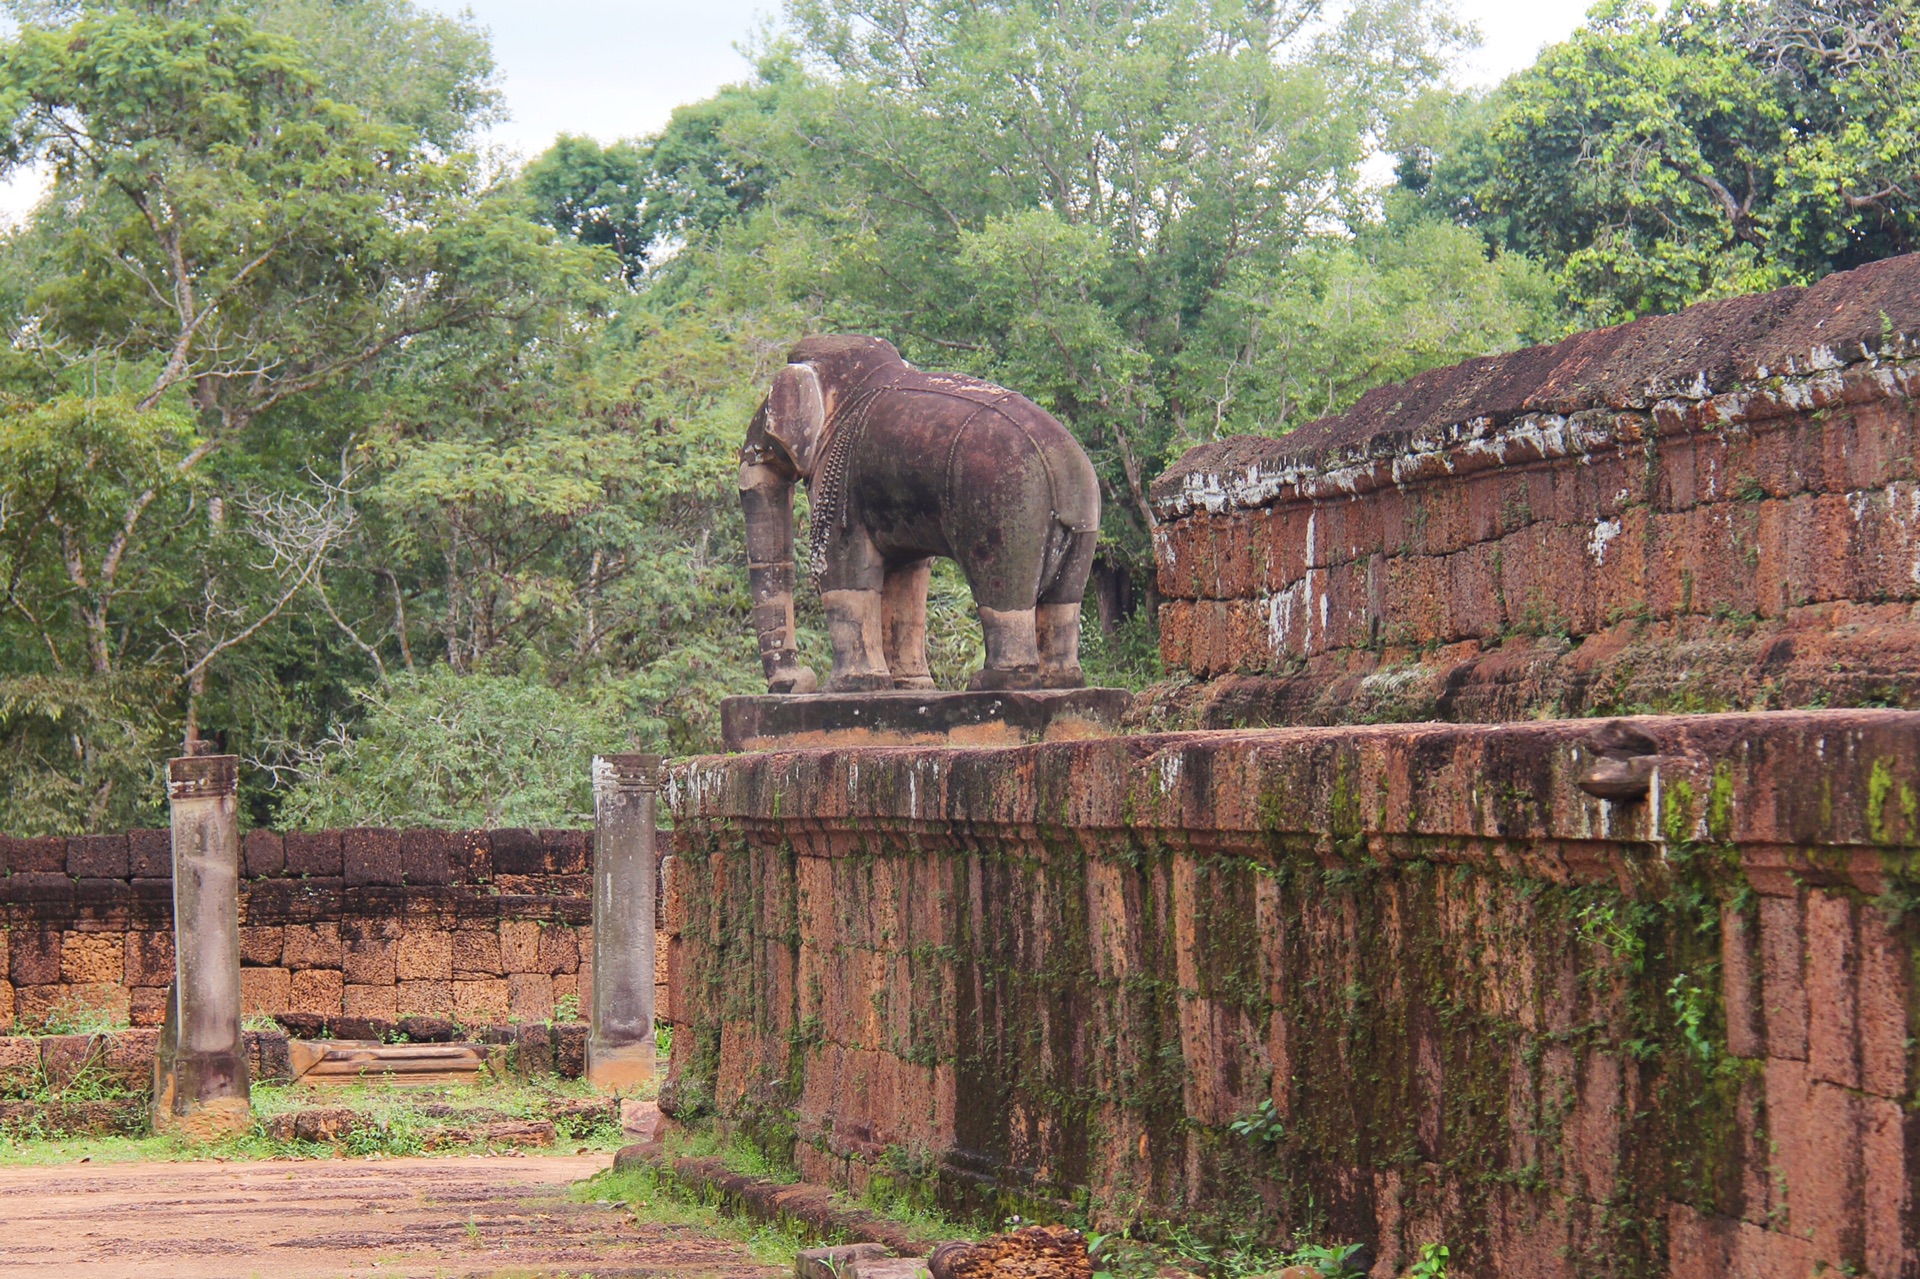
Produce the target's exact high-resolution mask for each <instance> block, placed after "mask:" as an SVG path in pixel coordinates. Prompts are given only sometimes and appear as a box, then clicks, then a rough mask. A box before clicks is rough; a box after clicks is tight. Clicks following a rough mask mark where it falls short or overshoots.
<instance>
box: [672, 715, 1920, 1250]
mask: <svg viewBox="0 0 1920 1279" xmlns="http://www.w3.org/2000/svg"><path fill="white" fill-rule="evenodd" d="M1636 722H1637V723H1638V724H1639V726H1640V727H1641V728H1642V729H1643V730H1645V731H1646V732H1648V733H1650V734H1651V735H1652V736H1653V738H1654V739H1655V741H1656V744H1657V746H1658V750H1659V755H1658V757H1657V759H1656V761H1655V762H1656V764H1657V770H1656V775H1655V777H1654V778H1653V781H1652V789H1651V793H1650V795H1649V797H1648V798H1647V799H1646V800H1643V801H1640V802H1636V803H1621V802H1603V801H1600V800H1597V799H1594V798H1591V797H1590V796H1588V795H1587V794H1585V793H1584V792H1583V791H1581V790H1580V789H1579V788H1578V786H1577V785H1576V780H1577V778H1578V777H1579V775H1580V774H1581V772H1582V771H1583V770H1584V769H1585V768H1586V767H1588V765H1589V764H1590V763H1591V762H1592V755H1591V751H1590V749H1589V748H1588V747H1587V746H1586V745H1585V744H1584V743H1585V742H1586V740H1587V735H1588V734H1589V733H1590V732H1591V731H1592V729H1593V727H1594V726H1593V724H1592V722H1591V721H1586V722H1581V721H1557V722H1555V721H1549V722H1530V723H1525V724H1513V725H1499V726H1477V725H1447V724H1427V725H1398V726H1393V727H1378V728H1324V729H1275V730H1264V731H1246V732H1208V733H1194V734H1186V735H1161V736H1140V737H1132V738H1113V739H1106V740H1098V741H1089V742H1083V743H1070V744H1068V743H1062V744H1055V745H1043V746H1034V747H1025V748H1017V749H974V750H928V749H896V750H886V749H859V750H838V751H836V750H808V751H798V752H790V753H763V754H756V755H742V756H732V757H726V758H711V759H703V760H698V761H693V762H692V763H690V764H687V765H684V766H682V767H681V768H680V769H679V770H678V771H677V773H676V775H675V777H674V779H673V781H672V784H671V785H670V786H669V788H668V792H667V793H668V798H669V801H670V804H671V807H672V809H673V812H674V816H675V818H676V823H677V825H678V828H679V839H680V848H679V850H678V851H679V853H680V855H679V856H676V857H675V858H674V860H673V862H672V863H670V871H669V876H668V879H669V884H668V894H667V904H666V911H667V928H668V931H669V933H670V934H671V940H670V943H669V944H670V947H671V954H672V962H671V974H672V988H671V993H670V998H669V1001H668V1002H669V1017H670V1018H671V1020H672V1021H673V1023H674V1027H675V1034H674V1038H673V1061H672V1075H673V1079H674V1081H675V1083H674V1085H673V1087H671V1088H670V1089H669V1090H668V1093H667V1094H666V1097H667V1104H668V1106H669V1108H670V1109H674V1110H678V1111H679V1112H680V1113H681V1114H682V1115H683V1116H686V1117H691V1116H692V1115H693V1114H695V1113H698V1111H699V1110H700V1109H701V1107H702V1105H703V1104H715V1105H717V1107H718V1110H719V1112H720V1113H721V1115H723V1116H725V1117H726V1118H728V1119H729V1120H730V1121H732V1122H735V1123H737V1124H739V1125H740V1126H741V1127H743V1128H745V1129H746V1130H748V1131H750V1132H754V1133H757V1134H759V1136H760V1138H761V1140H763V1141H766V1142H769V1143H772V1144H776V1145H782V1146H784V1145H785V1143H787V1142H789V1141H791V1142H792V1147H791V1148H792V1151H793V1154H794V1157H795V1159H796V1162H797V1163H798V1166H799V1169H800V1171H801V1173H802V1174H803V1175H804V1176H805V1177H807V1178H809V1179H813V1180H831V1181H833V1182H836V1183H839V1184H843V1185H848V1186H852V1187H855V1188H858V1187H860V1186H862V1185H865V1184H867V1183H868V1182H869V1181H870V1180H871V1179H873V1178H875V1177H888V1178H892V1179H894V1180H895V1181H902V1180H904V1181H909V1182H918V1183H921V1184H922V1185H923V1186H924V1185H932V1186H937V1187H938V1189H939V1193H940V1194H941V1196H942V1197H943V1198H944V1199H945V1200H946V1201H947V1202H948V1203H949V1204H950V1205H953V1206H959V1207H966V1208H970V1209H971V1210H974V1211H976V1212H979V1213H981V1214H982V1215H984V1216H991V1215H995V1214H1004V1213H1005V1212H1008V1211H1021V1210H1025V1211H1028V1212H1030V1213H1031V1212H1033V1211H1035V1210H1036V1206H1037V1211H1040V1212H1052V1213H1062V1214H1065V1213H1071V1212H1076V1211H1081V1210H1085V1211H1087V1212H1089V1213H1090V1215H1091V1216H1092V1218H1093V1220H1094V1221H1095V1222H1096V1223H1102V1224H1109V1223H1116V1222H1121V1221H1127V1220H1136V1219H1149V1220H1151V1219H1158V1218H1164V1217H1174V1218H1184V1219H1190V1220H1199V1221H1201V1222H1212V1223H1215V1224H1219V1225H1221V1226H1223V1227H1225V1228H1228V1229H1245V1228H1247V1227H1249V1226H1255V1227H1258V1228H1259V1229H1260V1230H1262V1231H1264V1232H1265V1233H1266V1234H1267V1236H1268V1237H1269V1238H1272V1239H1281V1238H1284V1237H1286V1236H1287V1235H1288V1234H1289V1233H1290V1232H1294V1231H1301V1232H1306V1233H1309V1234H1311V1235H1313V1236H1315V1237H1318V1238H1321V1239H1334V1240H1364V1241H1367V1242H1369V1243H1370V1244H1371V1245H1373V1247H1374V1249H1375V1253H1374V1256H1375V1258H1376V1267H1375V1271H1374V1273H1376V1274H1378V1275H1390V1274H1398V1273H1400V1270H1401V1268H1403V1267H1404V1266H1405V1265H1406V1263H1407V1261H1408V1259H1409V1258H1410V1257H1411V1256H1412V1255H1413V1253H1414V1251H1415V1250H1416V1249H1417V1247H1418V1246H1419V1245H1420V1244H1422V1243H1426V1242H1431V1241H1443V1242H1445V1243H1446V1244H1447V1245H1448V1246H1449V1247H1450V1248H1451V1249H1452V1251H1453V1257H1454V1270H1453V1273H1455V1274H1458V1275H1463V1276H1503V1277H1505V1276H1510V1277H1513V1279H1520V1277H1521V1276H1525V1277H1527V1279H1536V1277H1540V1276H1569V1277H1571V1276H1575V1275H1579V1276H1595V1275H1674V1276H1708V1275H1724V1274H1734V1275H1753V1276H1760V1275H1769V1276H1771V1275H1794V1276H1801V1275H1807V1274H1811V1273H1815V1272H1817V1270H1818V1269H1819V1267H1821V1266H1822V1265H1825V1266H1827V1267H1831V1268H1834V1269H1835V1270H1838V1269H1839V1268H1842V1267H1847V1266H1851V1267H1853V1270H1852V1271H1851V1273H1864V1274H1870V1275H1876V1276H1895V1275H1901V1276H1914V1275H1920V1260H1916V1239H1917V1238H1920V1224H1917V1220H1916V1202H1915V1186H1916V1175H1917V1174H1920V1111H1916V1109H1915V1100H1916V1098H1915V1092H1914V1088H1915V1065H1916V1063H1915V1055H1914V1049H1913V1046H1912V1045H1913V1041H1914V1037H1915V1035H1916V1028H1915V1017H1916V1003H1915V989H1916V982H1915V929H1916V924H1920V915H1917V914H1916V911H1917V910H1920V905H1917V903H1920V897H1916V892H1917V891H1920V877H1917V876H1916V868H1917V867H1920V862H1916V859H1915V858H1916V849H1917V848H1920V799H1917V798H1916V796H1920V714H1910V713H1906V712H1900V711H1847V712H1841V711H1828V712H1808V713H1802V712H1778V713H1773V714H1767V715H1724V716H1697V717H1681V718H1649V719H1644V720H1639V721H1636ZM1265 1100H1270V1101H1271V1102H1272V1103H1273V1106H1274V1108H1275V1110H1276V1112H1277V1114H1278V1117H1279V1120H1280V1124H1279V1127H1278V1128H1277V1129H1275V1130H1274V1131H1273V1132H1272V1133H1271V1134H1270V1136H1271V1140H1270V1141H1267V1140H1261V1139H1258V1138H1249V1137H1247V1136H1244V1135H1241V1134H1238V1133H1235V1132H1234V1131H1233V1129H1232V1124H1233V1123H1234V1121H1235V1120H1236V1119H1239V1118H1241V1117H1244V1116H1249V1115H1252V1114H1253V1113H1254V1112H1255V1110H1256V1107H1257V1106H1258V1105H1259V1104H1260V1103H1261V1102H1262V1101H1265ZM1021 1205H1026V1207H1025V1208H1024V1209H1023V1208H1022V1207H1021ZM1049 1205H1051V1206H1049Z"/></svg>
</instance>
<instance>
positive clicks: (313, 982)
mask: <svg viewBox="0 0 1920 1279" xmlns="http://www.w3.org/2000/svg"><path fill="white" fill-rule="evenodd" d="M246 971H247V970H245V969H242V970H241V975H242V977H244V976H245V975H246ZM255 971H261V970H255ZM289 985H290V989H289V991H288V994H287V1008H288V1010H289V1011H290V1012H296V1013H306V1014H308V1015H310V1016H319V1017H337V1016H339V1015H340V1012H341V1009H342V1004H343V1001H344V998H345V995H346V983H345V981H344V980H343V979H342V978H341V976H340V973H339V971H338V970H337V969H328V968H309V969H305V970H303V971H301V972H296V973H294V974H293V978H292V981H291V982H290V983H289Z"/></svg>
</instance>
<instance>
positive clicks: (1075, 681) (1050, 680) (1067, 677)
mask: <svg viewBox="0 0 1920 1279" xmlns="http://www.w3.org/2000/svg"><path fill="white" fill-rule="evenodd" d="M1086 686H1087V676H1086V672H1084V671H1082V670H1081V669H1080V668H1079V667H1078V666H1069V667H1063V668H1061V669H1058V670H1050V671H1048V670H1043V671H1041V672H1040V687H1042V688H1085V687H1086Z"/></svg>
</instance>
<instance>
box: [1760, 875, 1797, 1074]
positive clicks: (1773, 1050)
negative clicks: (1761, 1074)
mask: <svg viewBox="0 0 1920 1279" xmlns="http://www.w3.org/2000/svg"><path fill="white" fill-rule="evenodd" d="M1802 921H1803V912H1802V908H1801V904H1800V901H1799V900H1798V899H1797V898H1791V897H1764V898H1762V899H1761V901H1760V956H1761V965H1762V979H1761V992H1762V999H1763V1005H1762V1006H1763V1008H1764V1009H1765V1012H1766V1024H1767V1053H1768V1055H1769V1056H1772V1057H1783V1058H1791V1059H1793V1060H1795V1061H1805V1060H1806V1059H1807V985H1806V938H1805V935H1804V933H1803V931H1802V928H1803V922H1802Z"/></svg>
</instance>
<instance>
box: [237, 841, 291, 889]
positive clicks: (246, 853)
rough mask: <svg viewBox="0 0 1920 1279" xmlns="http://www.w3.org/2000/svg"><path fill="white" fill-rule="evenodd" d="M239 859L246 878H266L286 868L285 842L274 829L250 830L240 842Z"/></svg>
mask: <svg viewBox="0 0 1920 1279" xmlns="http://www.w3.org/2000/svg"><path fill="white" fill-rule="evenodd" d="M240 860H241V864H242V866H243V867H244V868H245V871H246V876H247V878H248V879H267V878H269V877H271V876H274V875H283V874H285V873H286V870H287V848H286V844H285V842H284V841H283V840H282V839H281V837H280V836H279V835H278V834H277V833H276V832H274V831H270V830H250V831H248V832H247V837H246V839H245V840H244V841H243V842H242V843H241V847H240Z"/></svg>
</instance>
